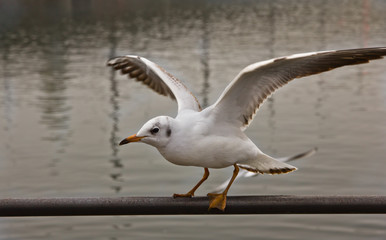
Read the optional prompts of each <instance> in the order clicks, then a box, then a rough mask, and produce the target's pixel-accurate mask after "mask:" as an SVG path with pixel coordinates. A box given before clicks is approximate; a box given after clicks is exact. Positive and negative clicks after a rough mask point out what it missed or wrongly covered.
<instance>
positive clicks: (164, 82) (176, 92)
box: [107, 55, 201, 112]
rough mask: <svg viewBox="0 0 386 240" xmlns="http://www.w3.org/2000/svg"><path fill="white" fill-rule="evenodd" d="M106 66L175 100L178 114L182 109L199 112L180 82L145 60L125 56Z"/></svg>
mask: <svg viewBox="0 0 386 240" xmlns="http://www.w3.org/2000/svg"><path fill="white" fill-rule="evenodd" d="M107 65H108V66H112V67H113V68H114V69H115V70H121V73H122V74H127V75H128V77H130V78H135V79H136V80H137V81H139V82H142V83H143V84H145V85H147V86H148V87H150V88H151V89H153V90H154V91H156V92H157V93H159V94H161V95H164V96H168V97H170V98H172V99H174V100H176V101H177V104H178V112H181V111H182V110H184V109H191V110H194V111H201V106H200V104H199V103H198V101H197V99H196V97H195V96H194V95H193V94H192V93H191V92H190V91H189V90H188V88H187V87H186V86H185V85H184V84H183V83H182V82H181V81H179V80H178V79H177V78H175V77H174V76H173V75H171V74H170V73H168V72H166V71H165V70H164V69H163V68H162V67H160V66H158V65H157V64H155V63H153V62H151V61H149V60H148V59H146V58H143V57H139V56H133V55H126V56H121V57H115V58H112V59H110V60H109V61H108V62H107Z"/></svg>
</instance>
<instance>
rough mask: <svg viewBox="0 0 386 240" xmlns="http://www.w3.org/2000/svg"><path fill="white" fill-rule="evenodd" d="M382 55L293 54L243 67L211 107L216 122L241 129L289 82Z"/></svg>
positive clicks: (366, 51)
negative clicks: (227, 122) (263, 104)
mask: <svg viewBox="0 0 386 240" xmlns="http://www.w3.org/2000/svg"><path fill="white" fill-rule="evenodd" d="M385 55H386V48H385V47H380V48H362V49H351V50H334V51H324V52H310V53H303V54H295V55H291V56H287V57H281V58H274V59H271V60H267V61H263V62H257V63H254V64H252V65H249V66H247V67H246V68H244V69H243V70H242V71H241V72H240V73H239V74H238V75H237V76H236V78H235V79H234V80H233V81H232V82H231V83H230V84H229V85H228V87H227V88H226V89H225V90H224V92H223V93H222V95H221V96H220V98H219V99H218V100H217V102H216V103H215V104H213V105H212V106H211V107H212V108H213V109H215V111H213V112H214V114H215V119H227V120H228V121H231V122H233V123H234V124H236V125H238V126H240V128H241V129H243V130H244V129H245V128H247V127H248V125H249V124H250V122H251V121H252V119H253V117H254V116H255V114H256V111H257V110H258V109H259V107H260V105H261V104H262V103H263V102H264V101H265V100H266V99H267V98H268V97H269V96H270V95H271V94H273V92H275V91H276V90H277V89H278V88H280V87H282V86H284V85H285V84H287V83H288V82H289V81H291V80H292V79H295V78H300V77H305V76H308V75H313V74H318V73H321V72H325V71H329V70H332V69H334V68H338V67H342V66H346V65H354V64H361V63H368V62H369V61H370V60H374V59H381V58H383V56H385Z"/></svg>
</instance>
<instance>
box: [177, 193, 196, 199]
mask: <svg viewBox="0 0 386 240" xmlns="http://www.w3.org/2000/svg"><path fill="white" fill-rule="evenodd" d="M193 196H194V194H193V193H191V192H188V193H184V194H177V193H175V194H173V198H192V197H193Z"/></svg>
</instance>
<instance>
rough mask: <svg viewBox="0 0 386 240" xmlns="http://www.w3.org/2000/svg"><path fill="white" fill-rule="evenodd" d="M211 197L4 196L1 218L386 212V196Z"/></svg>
mask: <svg viewBox="0 0 386 240" xmlns="http://www.w3.org/2000/svg"><path fill="white" fill-rule="evenodd" d="M208 206H209V200H208V198H207V197H194V198H176V199H173V198H172V197H120V198H50V199H0V217H17V216H18V217H22V216H87V215H88V216H90V215H176V214H189V215H193V214H353V213H356V214H364V213H367V214H374V213H386V196H228V199H227V207H226V209H225V211H224V212H222V211H220V210H216V209H212V210H210V211H208Z"/></svg>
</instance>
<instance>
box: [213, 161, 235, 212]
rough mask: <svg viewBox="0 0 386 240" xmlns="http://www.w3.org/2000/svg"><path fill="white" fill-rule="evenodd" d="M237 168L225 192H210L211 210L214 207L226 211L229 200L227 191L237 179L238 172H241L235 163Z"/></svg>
mask: <svg viewBox="0 0 386 240" xmlns="http://www.w3.org/2000/svg"><path fill="white" fill-rule="evenodd" d="M233 166H234V167H235V169H234V170H233V175H232V178H231V180H230V181H229V183H228V186H227V187H226V188H225V190H224V192H222V193H208V197H209V200H210V203H209V210H210V209H212V208H217V209H220V210H221V211H224V209H225V206H226V201H227V193H228V190H229V188H230V187H231V185H232V183H233V181H234V180H235V178H236V176H237V174H239V167H238V166H237V165H236V164H234V165H233Z"/></svg>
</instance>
